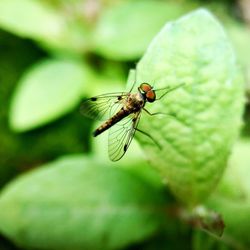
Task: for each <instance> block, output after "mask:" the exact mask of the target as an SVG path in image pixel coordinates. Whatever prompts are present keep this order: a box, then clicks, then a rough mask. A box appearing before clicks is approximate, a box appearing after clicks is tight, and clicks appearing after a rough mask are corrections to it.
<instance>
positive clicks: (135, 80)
mask: <svg viewBox="0 0 250 250" xmlns="http://www.w3.org/2000/svg"><path fill="white" fill-rule="evenodd" d="M136 67H137V64H135V79H134V82H133V85H132V87H131V88H130V90H129V93H131V92H132V90H133V88H134V87H135V84H136V82H137V68H136Z"/></svg>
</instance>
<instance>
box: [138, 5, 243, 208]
mask: <svg viewBox="0 0 250 250" xmlns="http://www.w3.org/2000/svg"><path fill="white" fill-rule="evenodd" d="M136 78H137V82H149V83H151V84H153V85H154V86H155V89H157V88H164V87H167V86H171V87H173V86H177V85H178V84H182V83H184V84H185V86H184V87H181V88H179V89H177V90H175V91H173V92H171V93H169V94H167V95H166V96H165V97H164V98H162V99H161V100H158V101H156V102H155V103H153V104H147V106H146V108H147V109H148V110H149V111H151V112H163V113H167V114H170V115H172V116H167V115H156V116H153V117H152V116H149V115H147V114H144V115H143V117H142V118H141V122H140V126H141V127H140V128H141V129H142V130H144V131H146V132H148V133H150V135H151V136H152V137H153V138H154V139H156V140H158V141H159V143H160V144H161V146H162V148H163V149H162V150H159V149H158V148H157V147H156V146H155V145H154V144H153V143H152V141H151V140H149V139H148V138H146V137H145V136H143V135H141V134H138V138H139V140H140V142H141V145H142V147H143V148H144V149H145V151H146V152H147V157H148V159H149V160H150V162H151V163H152V165H154V166H155V167H156V168H157V169H159V171H160V172H161V173H162V175H163V177H164V178H165V179H166V180H167V181H168V184H169V186H170V188H171V189H172V191H173V192H174V193H175V194H176V196H177V197H178V198H179V199H180V200H182V201H183V202H184V203H188V204H196V203H199V202H201V201H202V200H204V199H205V198H206V197H207V196H208V194H209V193H210V192H211V191H212V189H213V188H214V187H215V185H216V184H217V182H218V180H219V179H220V177H221V175H222V173H223V170H224V168H225V166H226V164H227V159H228V156H229V153H230V150H231V147H232V144H233V143H234V141H235V139H236V137H237V135H238V131H239V127H240V124H241V116H242V109H243V103H244V102H243V80H242V76H241V74H240V72H239V69H238V66H237V63H236V59H235V55H234V52H233V50H232V47H231V44H230V42H229V41H228V38H227V36H226V35H225V33H224V30H223V28H222V27H221V25H220V24H219V23H218V21H217V20H216V19H215V18H214V17H213V16H212V15H211V14H210V13H209V12H208V11H206V10H203V9H201V10H197V11H194V12H192V13H190V14H188V15H186V16H185V17H183V18H181V19H179V20H177V21H175V22H171V23H169V24H167V25H166V26H165V27H164V28H163V29H162V30H161V32H160V33H159V34H158V35H157V36H156V37H155V38H154V40H153V42H152V43H151V44H150V46H149V48H148V50H147V51H146V53H145V55H144V56H143V58H142V59H141V61H140V62H139V64H138V65H137V73H136ZM162 93H164V90H163V91H158V92H157V95H158V97H159V96H160V95H161V94H162Z"/></svg>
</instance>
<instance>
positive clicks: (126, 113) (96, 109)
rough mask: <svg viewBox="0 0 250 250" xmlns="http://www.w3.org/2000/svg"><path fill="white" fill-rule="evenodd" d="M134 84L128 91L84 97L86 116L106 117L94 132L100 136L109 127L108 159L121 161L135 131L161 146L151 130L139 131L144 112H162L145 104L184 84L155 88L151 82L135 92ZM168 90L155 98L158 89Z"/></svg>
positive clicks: (82, 112)
mask: <svg viewBox="0 0 250 250" xmlns="http://www.w3.org/2000/svg"><path fill="white" fill-rule="evenodd" d="M134 85H135V83H134V84H133V86H132V88H131V90H130V91H129V92H120V93H110V94H103V95H98V96H94V97H91V98H89V99H87V100H84V101H83V102H82V103H81V106H80V112H81V114H83V115H84V116H87V117H89V118H92V119H95V120H104V121H105V122H104V123H103V124H102V125H100V126H99V127H98V128H97V129H96V130H95V131H94V133H93V135H94V136H98V135H100V134H101V133H103V132H104V131H106V130H109V139H108V141H109V142H108V151H109V158H110V160H112V161H118V160H120V159H121V158H122V157H123V156H124V154H125V153H126V151H127V150H128V147H129V146H130V143H131V141H132V139H133V137H134V135H135V132H136V131H138V132H141V133H143V134H144V135H146V136H148V137H149V138H150V139H151V140H152V141H154V142H155V144H156V145H157V146H158V147H159V148H161V146H160V145H159V144H158V142H157V141H156V140H154V138H153V137H151V136H150V135H149V134H148V133H146V132H144V131H142V130H140V129H139V128H138V124H139V121H140V118H141V114H142V111H145V112H146V113H147V114H149V115H157V114H162V113H160V112H157V113H150V112H149V111H148V110H147V109H146V108H145V105H146V103H153V102H154V101H156V100H159V99H161V98H162V97H164V96H165V95H166V94H167V93H169V92H170V91H172V90H174V89H176V88H179V87H180V86H182V85H183V84H180V85H177V86H176V87H172V88H171V87H166V88H162V89H157V90H154V88H153V86H152V85H150V84H149V83H141V84H140V86H139V87H138V91H137V93H132V90H133V88H134ZM164 89H165V90H166V91H165V93H163V94H162V95H161V96H160V97H159V98H156V92H157V91H158V90H164Z"/></svg>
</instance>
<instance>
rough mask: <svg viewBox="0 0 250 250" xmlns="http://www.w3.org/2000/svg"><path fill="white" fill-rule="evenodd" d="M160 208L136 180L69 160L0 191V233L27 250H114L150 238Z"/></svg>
mask: <svg viewBox="0 0 250 250" xmlns="http://www.w3.org/2000/svg"><path fill="white" fill-rule="evenodd" d="M163 204H164V198H163V196H162V194H161V192H160V191H159V189H158V188H154V187H153V185H151V184H149V182H148V181H144V180H143V179H142V178H140V177H139V176H138V175H134V174H131V173H129V172H128V171H125V170H122V169H121V168H117V167H114V168H111V167H108V166H103V163H100V162H99V163H98V162H97V161H94V160H91V159H87V158H84V157H77V156H74V157H67V158H63V159H61V160H58V161H56V162H54V163H51V164H49V165H47V166H45V167H43V168H41V169H39V170H37V171H33V172H31V173H29V174H26V175H24V176H22V177H21V178H19V179H17V180H15V181H14V182H12V184H10V185H9V186H7V187H6V188H5V189H4V190H3V192H2V194H1V196H0V221H1V223H0V231H1V232H2V233H3V234H5V235H6V236H7V237H9V238H10V239H12V240H13V241H14V242H16V243H17V244H18V245H20V246H22V247H24V248H25V249H26V248H32V249H117V248H121V247H124V246H125V245H128V244H129V243H132V242H136V241H139V240H142V239H145V237H147V236H149V235H151V234H152V233H154V232H155V230H156V229H157V228H158V227H159V225H160V224H161V223H162V221H163V219H164V213H165V212H164V211H165V210H164V206H163Z"/></svg>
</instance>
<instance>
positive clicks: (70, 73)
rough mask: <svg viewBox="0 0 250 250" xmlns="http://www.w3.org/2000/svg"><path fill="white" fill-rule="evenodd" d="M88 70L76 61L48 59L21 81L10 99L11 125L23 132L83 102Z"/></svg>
mask: <svg viewBox="0 0 250 250" xmlns="http://www.w3.org/2000/svg"><path fill="white" fill-rule="evenodd" d="M89 77H90V73H89V69H88V68H87V67H86V65H83V64H82V63H80V62H77V61H69V60H53V59H51V60H45V61H42V62H40V63H39V64H36V65H35V66H33V67H32V68H31V69H30V70H28V71H27V72H26V74H25V75H24V76H23V78H22V79H21V80H20V82H19V83H18V87H17V89H16V91H15V93H14V96H13V99H12V101H11V110H10V117H9V119H10V126H11V128H12V129H13V130H14V131H18V132H22V131H26V130H29V129H33V128H35V127H38V126H41V125H43V124H46V123H48V122H50V121H52V120H55V119H56V118H58V117H60V116H62V115H64V114H66V113H67V112H69V111H71V110H72V109H73V108H74V107H75V106H76V105H77V104H78V103H79V101H80V99H81V96H82V93H83V87H84V85H85V84H86V83H87V82H88V80H89Z"/></svg>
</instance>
